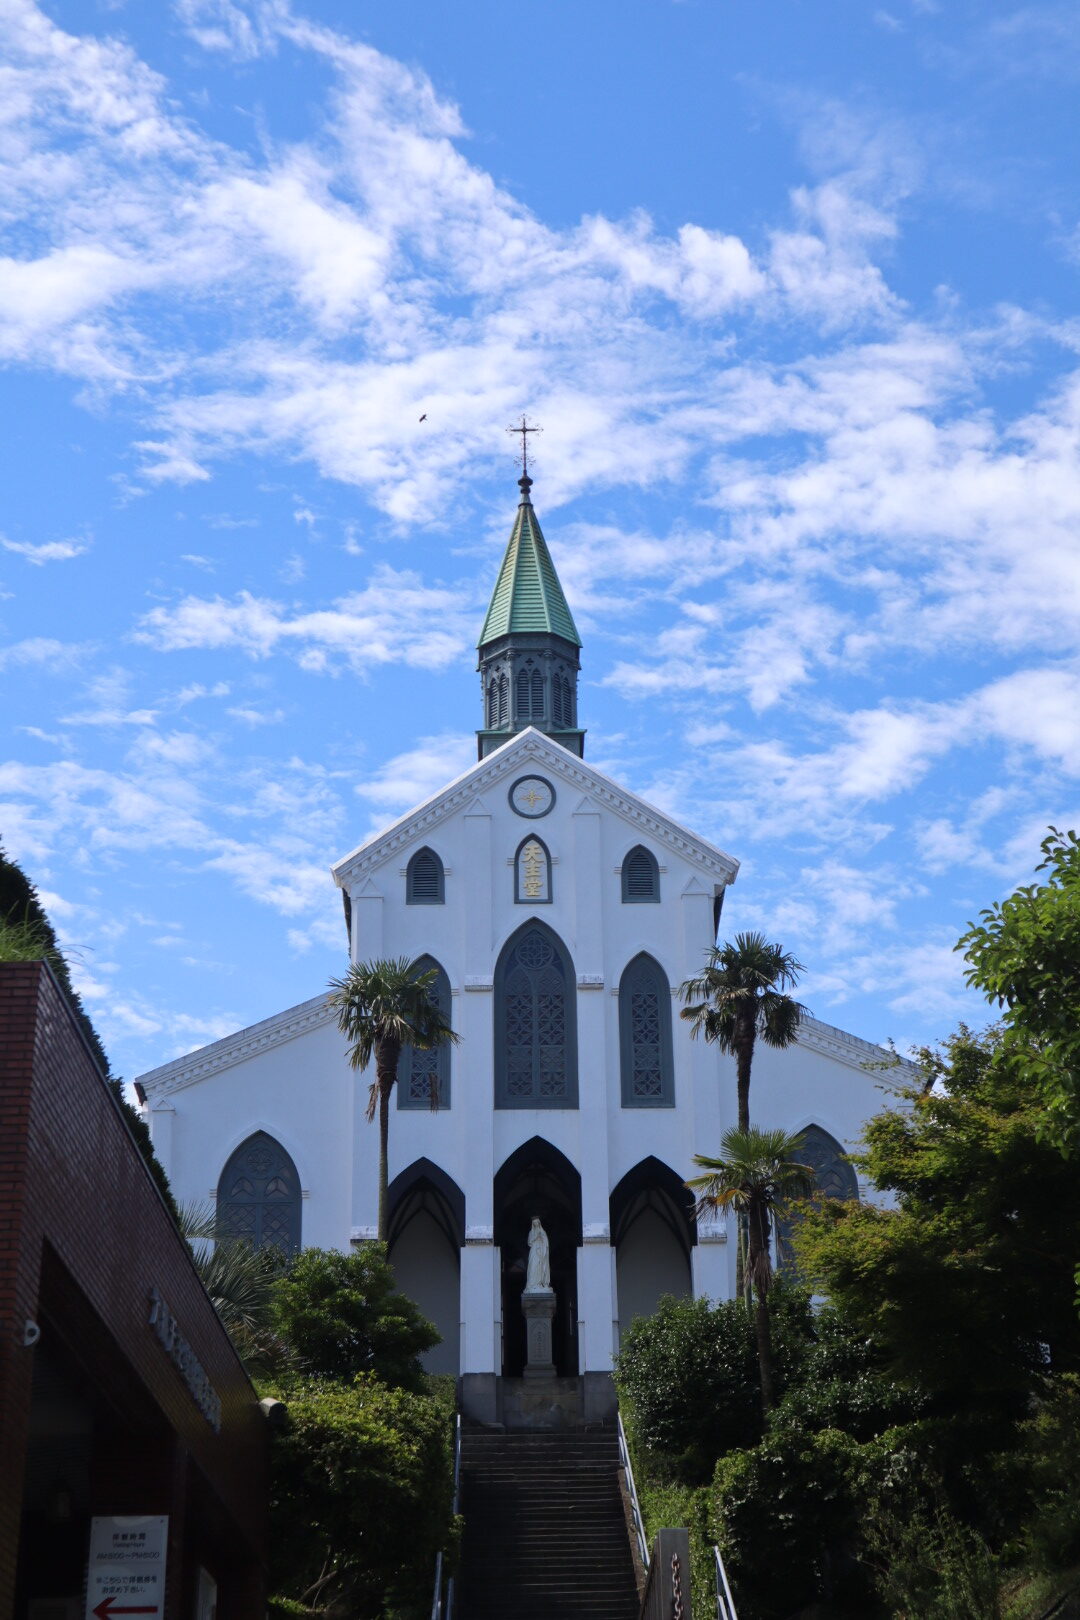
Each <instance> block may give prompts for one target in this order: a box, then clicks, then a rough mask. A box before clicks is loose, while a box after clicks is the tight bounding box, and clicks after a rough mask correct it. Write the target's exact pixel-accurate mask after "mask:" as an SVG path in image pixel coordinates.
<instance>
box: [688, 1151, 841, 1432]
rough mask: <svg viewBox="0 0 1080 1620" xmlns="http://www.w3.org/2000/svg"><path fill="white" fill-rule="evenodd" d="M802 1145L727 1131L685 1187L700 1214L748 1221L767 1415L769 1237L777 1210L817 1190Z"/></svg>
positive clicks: (749, 1275) (697, 1158)
mask: <svg viewBox="0 0 1080 1620" xmlns="http://www.w3.org/2000/svg"><path fill="white" fill-rule="evenodd" d="M801 1140H802V1138H801V1137H800V1136H789V1135H788V1133H787V1131H758V1130H749V1131H741V1130H734V1131H725V1133H724V1135H723V1137H722V1138H721V1142H720V1146H721V1155H720V1157H719V1158H718V1159H708V1158H706V1157H705V1156H704V1155H703V1154H695V1155H694V1163H695V1164H696V1165H698V1166H700V1168H701V1169H702V1170H704V1171H705V1172H706V1174H705V1175H703V1176H695V1177H694V1178H693V1180H691V1181H688V1182H687V1183H686V1185H687V1186H688V1187H689V1188H690V1190H691V1191H692V1192H695V1193H697V1195H698V1211H699V1212H703V1211H704V1210H706V1209H733V1210H735V1212H736V1214H738V1215H739V1216H741V1217H743V1218H745V1220H746V1225H747V1229H748V1238H749V1253H748V1258H747V1263H746V1275H747V1280H748V1283H749V1284H750V1285H751V1286H752V1287H753V1290H754V1293H755V1294H756V1295H757V1308H756V1310H755V1312H754V1331H755V1334H756V1337H757V1354H758V1373H759V1376H760V1379H761V1405H762V1410H763V1411H766V1412H768V1411H769V1409H770V1408H771V1407H772V1405H773V1362H772V1333H771V1331H770V1327H769V1289H770V1288H771V1287H772V1280H773V1266H772V1254H771V1251H770V1248H769V1236H770V1232H771V1230H772V1223H773V1212H774V1210H775V1209H776V1207H777V1206H778V1205H779V1204H783V1203H784V1202H786V1200H787V1199H789V1198H808V1197H809V1196H810V1194H811V1193H812V1192H813V1190H814V1173H813V1171H812V1170H810V1169H808V1168H807V1166H806V1165H804V1164H799V1162H798V1161H797V1160H796V1159H795V1157H794V1155H795V1153H796V1152H797V1151H798V1147H799V1143H800V1142H801Z"/></svg>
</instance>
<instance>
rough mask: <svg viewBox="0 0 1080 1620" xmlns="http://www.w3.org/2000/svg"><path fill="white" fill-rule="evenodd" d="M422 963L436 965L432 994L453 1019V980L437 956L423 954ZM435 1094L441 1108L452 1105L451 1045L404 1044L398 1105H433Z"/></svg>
mask: <svg viewBox="0 0 1080 1620" xmlns="http://www.w3.org/2000/svg"><path fill="white" fill-rule="evenodd" d="M418 966H419V968H420V971H421V972H423V973H430V971H431V969H432V968H434V969H435V978H434V980H433V981H432V984H431V988H430V989H429V990H428V996H429V997H430V999H431V1000H432V1001H433V1002H434V1003H435V1005H436V1006H437V1007H438V1009H439V1011H440V1012H441V1013H442V1015H443V1017H444V1018H445V1020H446V1022H447V1023H449V1022H450V980H449V979H448V978H447V977H446V973H445V971H444V969H443V968H442V966H441V965H440V964H439V963H438V962H436V960H435V958H434V957H433V956H421V957H420V958H419V961H418ZM433 1097H435V1098H437V1099H438V1104H439V1107H440V1108H449V1106H450V1048H449V1046H439V1047H436V1048H435V1050H434V1051H433V1052H418V1051H416V1049H415V1048H414V1047H412V1046H403V1047H402V1048H401V1057H400V1059H399V1060H398V1082H397V1105H398V1107H399V1108H430V1107H431V1105H432V1098H433Z"/></svg>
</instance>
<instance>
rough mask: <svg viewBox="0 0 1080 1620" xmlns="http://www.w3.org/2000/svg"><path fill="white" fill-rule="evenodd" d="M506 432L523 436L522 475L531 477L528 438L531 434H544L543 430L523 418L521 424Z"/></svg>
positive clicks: (516, 424)
mask: <svg viewBox="0 0 1080 1620" xmlns="http://www.w3.org/2000/svg"><path fill="white" fill-rule="evenodd" d="M506 431H507V433H520V434H521V475H522V477H523V478H528V476H529V438H528V435H529V434H530V433H543V431H544V430H543V428H539V427H534V426H532V425H531V424H530V423H529V420H528V418H527V417H525V416H523V417H522V418H521V422H520V424H518V423H515V424H514V426H513V427H508V428H507V430H506Z"/></svg>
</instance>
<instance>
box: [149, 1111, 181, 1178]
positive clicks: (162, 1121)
mask: <svg viewBox="0 0 1080 1620" xmlns="http://www.w3.org/2000/svg"><path fill="white" fill-rule="evenodd" d="M175 1119H176V1109H175V1108H174V1107H173V1105H172V1103H171V1102H169V1100H168V1098H162V1100H161V1102H158V1103H154V1104H153V1105H152V1107H151V1108H150V1112H149V1117H148V1119H147V1124H148V1125H149V1127H150V1140H151V1142H153V1144H154V1153H155V1154H156V1155H157V1160H158V1163H159V1164H160V1165H161V1168H162V1169H163V1170H164V1172H165V1174H166V1175H170V1174H171V1173H172V1163H173V1121H174V1120H175Z"/></svg>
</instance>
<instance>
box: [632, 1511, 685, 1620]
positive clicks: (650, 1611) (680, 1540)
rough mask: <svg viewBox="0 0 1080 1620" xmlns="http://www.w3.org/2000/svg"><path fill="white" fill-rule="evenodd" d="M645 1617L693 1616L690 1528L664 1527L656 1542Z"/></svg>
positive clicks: (677, 1618)
mask: <svg viewBox="0 0 1080 1620" xmlns="http://www.w3.org/2000/svg"><path fill="white" fill-rule="evenodd" d="M641 1620H690V1532H689V1530H660V1531H658V1532H657V1534H656V1537H655V1538H654V1540H653V1544H652V1556H651V1557H650V1559H649V1579H648V1582H647V1583H646V1586H645V1596H644V1598H643V1599H642V1603H641Z"/></svg>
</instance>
